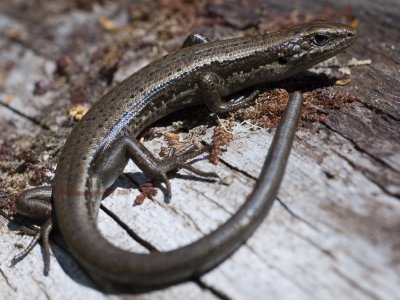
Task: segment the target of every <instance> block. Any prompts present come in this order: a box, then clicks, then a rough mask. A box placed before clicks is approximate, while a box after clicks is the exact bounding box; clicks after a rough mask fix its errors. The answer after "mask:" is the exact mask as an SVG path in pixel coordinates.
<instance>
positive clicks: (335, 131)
mask: <svg viewBox="0 0 400 300" xmlns="http://www.w3.org/2000/svg"><path fill="white" fill-rule="evenodd" d="M325 126H326V128H328V129H329V130H331V131H333V132H334V133H336V134H338V135H340V136H341V137H343V138H344V139H346V140H347V141H349V142H350V143H351V145H352V146H353V147H354V149H356V150H358V151H359V152H361V153H362V154H365V155H367V156H368V157H370V158H371V159H373V160H375V161H377V162H379V163H381V164H383V165H384V167H386V168H389V169H390V170H392V171H393V172H395V173H397V174H400V172H399V171H398V170H396V169H395V168H394V167H393V166H391V165H389V164H388V163H387V162H385V161H384V160H382V159H381V158H379V157H377V156H375V155H374V154H372V153H369V152H368V151H367V150H365V149H363V148H362V147H361V146H359V145H358V143H357V141H355V140H354V139H352V138H350V137H347V136H346V135H343V134H342V133H341V132H340V131H339V130H337V129H335V128H333V127H332V126H330V125H328V124H325Z"/></svg>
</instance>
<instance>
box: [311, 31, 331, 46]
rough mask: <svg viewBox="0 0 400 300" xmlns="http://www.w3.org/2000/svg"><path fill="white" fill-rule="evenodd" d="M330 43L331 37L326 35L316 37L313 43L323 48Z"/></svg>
mask: <svg viewBox="0 0 400 300" xmlns="http://www.w3.org/2000/svg"><path fill="white" fill-rule="evenodd" d="M328 41H329V36H327V35H324V34H316V35H314V37H313V39H312V42H313V43H314V44H315V45H317V46H323V45H325V44H326V43H327V42H328Z"/></svg>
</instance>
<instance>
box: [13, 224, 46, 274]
mask: <svg viewBox="0 0 400 300" xmlns="http://www.w3.org/2000/svg"><path fill="white" fill-rule="evenodd" d="M52 227H53V225H52V220H51V218H49V219H48V220H47V221H46V222H45V223H44V224H43V225H42V226H41V227H40V229H38V230H36V233H34V234H33V236H34V237H33V239H32V241H31V242H30V244H29V245H28V247H26V248H25V249H24V250H23V251H22V252H20V253H19V254H17V255H16V256H14V257H13V258H12V260H11V266H15V265H16V264H17V263H18V262H20V261H21V260H23V259H24V258H25V257H26V256H27V255H28V254H29V253H30V252H31V251H32V249H33V248H34V247H35V246H36V244H38V243H39V241H40V240H41V241H42V243H43V263H44V269H43V274H44V275H45V276H47V275H48V274H49V270H50V244H49V236H50V232H51V229H52ZM22 232H26V231H25V230H24V228H23V229H22ZM27 233H28V234H30V235H32V230H31V229H30V232H27Z"/></svg>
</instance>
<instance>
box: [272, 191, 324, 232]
mask: <svg viewBox="0 0 400 300" xmlns="http://www.w3.org/2000/svg"><path fill="white" fill-rule="evenodd" d="M275 200H276V201H277V202H278V203H279V204H280V205H281V206H282V207H283V208H284V209H285V210H286V211H287V212H288V213H289V214H290V215H291V216H292V217H293V218H294V219H296V220H298V221H300V222H302V223H304V224H306V225H307V226H308V227H310V228H311V229H313V230H315V231H316V232H321V231H320V230H319V228H318V227H317V226H315V225H313V224H312V223H311V222H309V221H307V220H306V219H304V218H303V217H300V216H299V215H298V214H296V213H295V212H293V211H292V210H291V209H290V208H289V207H288V205H286V204H285V203H284V202H283V201H282V199H280V198H279V197H276V198H275Z"/></svg>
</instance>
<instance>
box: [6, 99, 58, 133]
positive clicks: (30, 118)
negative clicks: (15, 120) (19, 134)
mask: <svg viewBox="0 0 400 300" xmlns="http://www.w3.org/2000/svg"><path fill="white" fill-rule="evenodd" d="M0 106H2V107H4V108H6V109H8V110H10V111H11V112H13V113H15V114H17V115H18V116H20V117H22V118H24V119H26V120H28V121H30V122H32V123H33V124H35V125H37V126H39V127H40V128H42V129H44V130H50V131H51V129H50V127H48V126H47V125H46V124H43V123H41V122H40V121H38V120H37V119H35V118H33V117H31V116H28V115H27V114H25V113H23V112H21V111H19V110H17V109H15V108H13V107H11V106H9V105H7V104H5V103H3V102H2V101H0Z"/></svg>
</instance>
